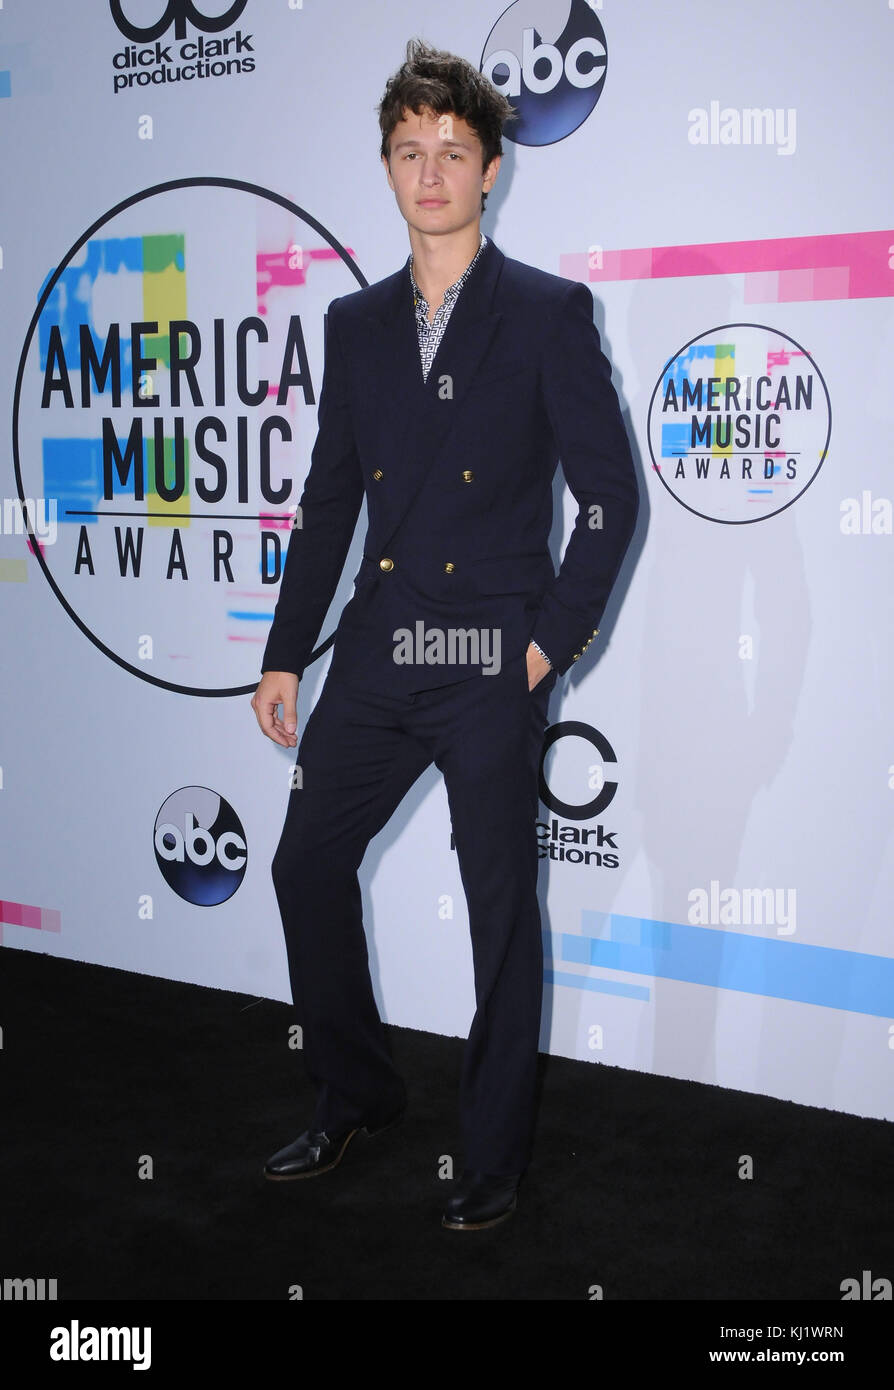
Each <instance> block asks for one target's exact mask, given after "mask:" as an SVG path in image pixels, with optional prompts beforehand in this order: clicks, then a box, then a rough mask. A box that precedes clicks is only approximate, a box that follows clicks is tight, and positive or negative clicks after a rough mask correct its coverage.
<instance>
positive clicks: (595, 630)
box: [593, 627, 599, 637]
mask: <svg viewBox="0 0 894 1390" xmlns="http://www.w3.org/2000/svg"><path fill="white" fill-rule="evenodd" d="M593 636H594V637H598V636H599V628H598V627H594V628H593Z"/></svg>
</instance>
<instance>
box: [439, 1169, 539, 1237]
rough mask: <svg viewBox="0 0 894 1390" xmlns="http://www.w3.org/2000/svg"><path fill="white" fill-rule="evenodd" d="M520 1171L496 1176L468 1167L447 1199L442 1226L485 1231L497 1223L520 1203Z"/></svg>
mask: <svg viewBox="0 0 894 1390" xmlns="http://www.w3.org/2000/svg"><path fill="white" fill-rule="evenodd" d="M520 1178H521V1174H520V1173H516V1174H514V1175H511V1176H509V1177H494V1176H492V1175H491V1174H489V1173H478V1172H476V1171H475V1170H474V1169H472V1168H467V1169H466V1170H465V1172H464V1173H463V1175H462V1177H461V1178H460V1180H459V1182H458V1183H457V1185H456V1190H455V1191H454V1192H453V1193H452V1194H451V1196H450V1197H448V1199H447V1205H446V1206H445V1208H444V1215H443V1216H442V1218H441V1225H442V1226H446V1227H447V1229H448V1230H449V1231H481V1230H484V1228H485V1227H486V1226H497V1225H499V1223H500V1222H501V1221H505V1220H506V1218H507V1217H509V1216H511V1215H512V1213H513V1212H514V1211H515V1208H516V1206H517V1193H518V1184H519V1180H520Z"/></svg>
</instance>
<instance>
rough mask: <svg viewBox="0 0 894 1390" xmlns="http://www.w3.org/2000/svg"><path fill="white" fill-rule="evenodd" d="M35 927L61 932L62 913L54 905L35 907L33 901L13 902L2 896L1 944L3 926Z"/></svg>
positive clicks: (0, 912)
mask: <svg viewBox="0 0 894 1390" xmlns="http://www.w3.org/2000/svg"><path fill="white" fill-rule="evenodd" d="M4 923H5V924H6V926H8V927H34V928H36V929H37V931H51V932H61V930H62V913H61V912H58V911H57V910H56V908H54V907H35V906H34V905H33V904H32V903H13V902H9V901H8V900H6V899H4V898H0V946H2V944H3V926H4Z"/></svg>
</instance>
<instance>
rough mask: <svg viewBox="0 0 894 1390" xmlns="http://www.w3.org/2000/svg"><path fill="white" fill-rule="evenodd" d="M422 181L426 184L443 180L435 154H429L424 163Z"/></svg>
mask: <svg viewBox="0 0 894 1390" xmlns="http://www.w3.org/2000/svg"><path fill="white" fill-rule="evenodd" d="M422 182H423V183H426V184H429V183H440V182H441V171H440V169H439V168H438V162H437V159H436V158H435V157H434V156H429V157H428V158H427V159H426V160H425V161H424V163H423V165H422Z"/></svg>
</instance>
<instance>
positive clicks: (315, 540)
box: [262, 240, 638, 692]
mask: <svg viewBox="0 0 894 1390" xmlns="http://www.w3.org/2000/svg"><path fill="white" fill-rule="evenodd" d="M318 425H319V429H318V435H317V439H316V443H315V445H314V448H313V452H312V456H311V467H310V470H309V472H308V475H307V479H306V482H305V486H304V491H303V494H302V497H301V502H300V507H301V523H302V524H301V527H300V528H299V529H296V530H294V531H293V532H292V534H291V537H290V541H289V546H288V552H287V556H286V562H285V566H284V571H283V578H282V583H281V586H280V594H279V599H278V602H277V605H276V610H275V614H274V620H273V625H272V627H271V631H270V634H269V638H268V641H267V644H266V648H265V651H264V656H263V660H262V670H263V671H270V670H276V671H291V672H294V673H295V674H297V675H298V676H299V677H301V676H302V675H303V673H304V670H305V667H306V666H307V663H308V661H309V659H310V657H311V654H312V652H313V649H314V644H315V642H316V641H317V639H318V637H319V634H320V629H321V626H322V623H323V621H324V619H325V616H326V613H327V611H328V608H329V605H330V603H331V601H332V598H333V595H334V593H335V590H336V587H337V585H338V581H339V578H340V575H341V572H342V569H343V567H344V563H345V559H346V556H347V552H348V549H349V547H350V544H351V539H352V536H353V533H354V529H355V527H356V522H357V518H358V515H359V512H360V508H361V505H362V502H363V498H364V495H365V497H366V500H367V511H368V518H369V526H368V530H367V534H366V538H365V541H364V546H363V558H362V561H361V564H360V568H359V571H358V573H357V575H356V578H355V581H354V584H355V591H354V594H353V597H352V598H351V599H350V601H349V602H348V603H347V605H346V606H345V609H344V611H343V613H342V615H341V620H340V622H339V624H338V628H337V632H336V638H335V651H334V654H333V660H332V668H331V672H330V675H331V676H341V677H344V678H345V679H347V680H350V681H352V682H353V683H355V684H357V685H361V686H364V687H368V688H370V689H380V690H383V691H389V690H391V691H395V692H399V691H412V690H421V689H425V688H431V687H436V686H438V685H441V684H447V683H450V682H454V681H457V680H462V679H468V678H470V677H471V676H473V675H476V674H478V670H479V669H480V668H473V667H462V666H457V665H427V664H424V663H419V662H417V663H411V664H400V663H398V662H397V661H396V660H395V644H396V634H397V633H398V632H399V631H401V630H410V631H412V632H418V631H419V629H418V627H417V625H418V624H419V623H420V622H421V623H422V624H423V630H424V631H426V632H427V631H430V630H431V629H434V628H437V629H440V630H442V631H443V630H445V629H448V628H451V627H454V628H457V627H459V628H463V629H469V628H476V629H479V630H480V629H485V628H487V629H491V630H494V629H496V630H499V633H500V652H501V659H502V661H503V663H504V664H505V663H506V662H507V661H509V660H511V659H513V658H516V657H518V656H519V655H520V654H521V653H523V652H524V651H525V649H526V648H527V645H528V642H529V641H530V640H531V639H532V638H533V640H534V641H535V642H536V643H537V644H538V646H540V647H541V649H542V650H543V651H544V652H545V653H546V655H547V656H548V658H549V659H550V661H551V663H552V666H553V668H554V670H555V671H556V672H558V673H559V674H560V675H561V674H563V673H564V672H565V671H567V670H568V669H569V667H570V666H571V664H572V663H573V662H574V661H576V660H577V659H578V658H579V657H580V656H581V655H582V653H583V652H584V651H585V650H586V648H587V647H588V646H589V644H590V642H591V641H592V640H593V637H594V636H595V634H596V631H597V629H598V627H599V623H600V619H601V616H602V612H603V609H604V607H605V604H606V601H607V599H608V596H609V593H610V590H611V587H612V584H613V582H614V580H615V577H616V575H617V571H618V568H619V566H620V563H621V560H622V559H623V556H624V552H625V550H626V548H627V545H628V543H629V541H630V538H631V535H632V532H633V527H634V523H635V520H636V513H637V507H638V489H637V483H636V477H635V473H634V468H633V462H632V458H631V452H630V446H629V443H628V440H627V435H626V432H625V428H624V424H623V420H622V417H621V411H620V407H619V403H618V397H617V394H616V392H615V389H614V386H613V385H612V381H611V368H610V366H609V363H608V361H607V359H606V357H605V355H604V354H603V352H602V350H601V345H600V339H599V334H598V331H597V329H596V328H595V326H594V324H593V319H592V299H591V296H590V293H589V291H588V289H587V288H586V286H584V285H581V284H577V283H575V282H572V281H568V280H565V279H562V278H560V277H558V276H555V275H551V274H548V273H546V272H544V271H541V270H537V269H535V268H533V267H531V266H527V265H524V264H522V263H521V262H519V261H515V260H512V259H510V258H509V257H506V256H504V255H503V253H502V252H501V251H500V250H499V249H498V248H497V247H496V246H495V245H494V243H493V242H492V241H490V240H488V242H487V243H486V244H485V246H484V249H483V250H482V252H481V255H480V257H479V259H478V262H477V264H476V265H475V266H474V268H473V270H472V272H471V274H470V276H469V278H468V280H467V281H466V283H465V284H464V286H463V288H462V290H461V292H460V295H459V298H458V299H457V302H456V304H455V306H454V308H453V311H452V313H451V315H450V318H449V320H448V323H447V327H446V329H445V332H444V335H443V338H442V340H441V343H440V345H439V347H438V350H437V353H436V355H435V358H434V360H433V363H432V366H431V369H430V372H429V375H428V378H427V380H423V375H422V367H421V363H420V354H419V345H418V338H417V331H416V324H415V318H414V309H413V299H412V292H411V287H410V277H409V274H408V271H407V268H406V266H404V267H403V268H402V269H401V270H399V271H398V272H397V273H395V274H394V275H391V276H389V277H387V278H386V279H384V280H382V281H380V282H378V283H377V284H374V285H370V286H369V287H367V288H365V289H362V290H358V291H356V292H354V293H352V294H348V295H345V296H343V297H342V298H339V299H336V300H334V301H333V302H332V304H331V305H330V307H329V313H328V316H327V331H326V347H325V360H324V374H323V384H322V389H321V395H320V406H319V414H318ZM559 459H561V463H562V468H563V472H564V476H565V479H566V482H567V484H568V486H569V487H570V489H571V492H572V494H573V496H574V498H575V500H576V502H577V507H578V511H577V518H576V521H575V524H574V529H573V531H572V534H571V536H570V538H569V540H568V543H567V545H566V547H565V551H564V555H563V557H562V561H561V565H560V568H559V572H558V574H556V573H555V569H554V566H553V563H552V560H551V557H550V552H549V548H548V537H549V532H550V528H551V524H552V480H553V475H554V472H555V468H556V464H557V462H558V460H559Z"/></svg>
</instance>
